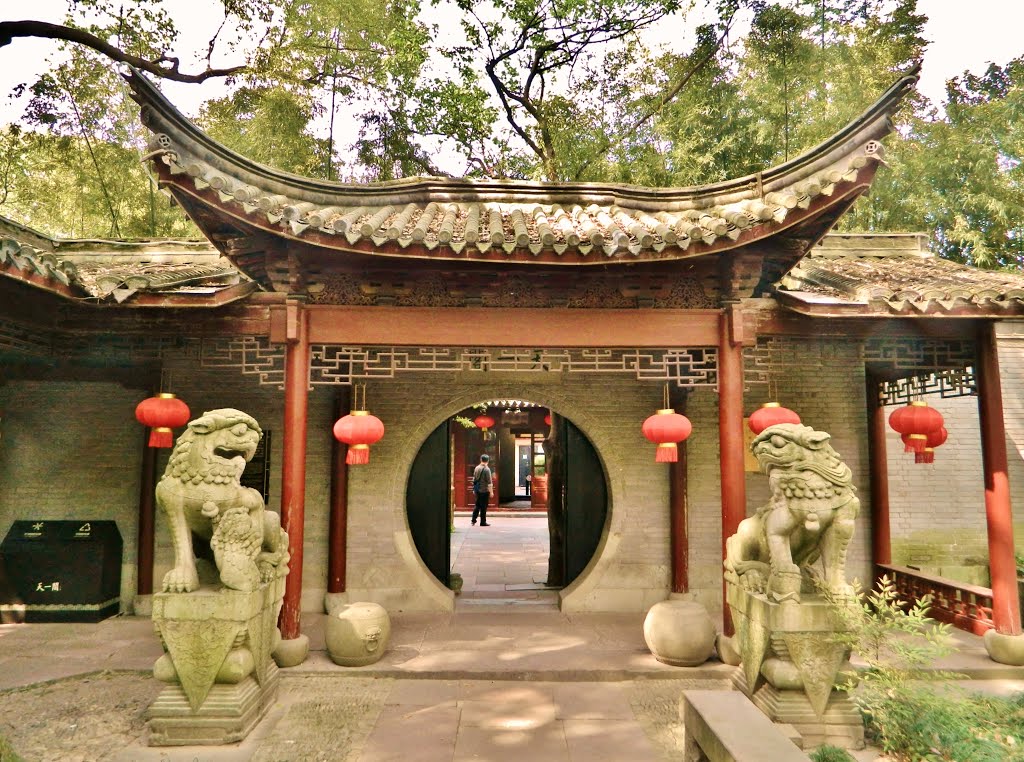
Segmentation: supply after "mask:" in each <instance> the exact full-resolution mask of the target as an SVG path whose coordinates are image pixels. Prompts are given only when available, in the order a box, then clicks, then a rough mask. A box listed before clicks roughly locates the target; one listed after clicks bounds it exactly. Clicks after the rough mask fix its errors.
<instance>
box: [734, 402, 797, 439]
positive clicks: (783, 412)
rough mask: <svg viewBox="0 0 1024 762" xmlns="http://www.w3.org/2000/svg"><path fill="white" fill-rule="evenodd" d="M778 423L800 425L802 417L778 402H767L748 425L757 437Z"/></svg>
mask: <svg viewBox="0 0 1024 762" xmlns="http://www.w3.org/2000/svg"><path fill="white" fill-rule="evenodd" d="M777 423H800V416H799V415H797V414H796V413H794V412H793V411H792V410H790V409H789V408H788V407H783V406H782V405H780V404H779V403H778V402H765V403H764V404H763V405H761V407H760V408H758V409H757V410H755V411H754V412H753V413H751V415H750V418H749V419H747V425H748V426H749V427H750V430H751V431H753V432H754V434H755V435H757V434H760V433H761V432H762V431H764V430H765V429H767V428H768V427H769V426H774V425H775V424H777Z"/></svg>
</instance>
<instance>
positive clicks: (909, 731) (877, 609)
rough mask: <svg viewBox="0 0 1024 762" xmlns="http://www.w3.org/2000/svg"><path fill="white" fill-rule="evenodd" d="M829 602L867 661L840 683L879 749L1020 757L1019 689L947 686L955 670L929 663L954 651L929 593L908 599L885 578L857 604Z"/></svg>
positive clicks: (1022, 711) (989, 758)
mask: <svg viewBox="0 0 1024 762" xmlns="http://www.w3.org/2000/svg"><path fill="white" fill-rule="evenodd" d="M826 595H828V593H827V591H826ZM833 603H836V604H838V605H836V606H835V611H836V613H837V616H839V618H840V620H841V621H842V622H843V624H844V628H845V629H846V632H844V633H841V634H837V635H836V638H837V639H838V640H839V641H840V642H842V643H844V644H846V645H848V646H850V647H851V648H852V650H853V651H854V653H856V654H857V655H859V656H860V657H861V659H862V660H863V661H864V663H865V669H863V670H861V671H860V672H858V674H857V675H855V676H850V678H849V679H848V680H847V681H846V683H845V685H844V686H843V687H844V689H845V690H848V691H850V698H851V699H852V700H853V702H854V703H855V704H857V706H859V707H860V709H861V711H862V712H863V713H864V715H865V718H866V720H867V730H868V732H869V735H871V736H873V740H874V741H875V742H877V743H878V744H879V745H880V746H881V747H882V750H883V751H885V752H886V753H887V754H893V755H896V757H897V758H898V759H908V760H929V761H930V762H940V761H942V762H946V761H947V760H948V761H949V762H953V761H954V760H967V759H969V760H972V762H975V761H977V762H996V761H997V760H1021V759H1024V747H1022V744H1024V694H1022V695H1020V696H1017V697H1015V698H1012V699H1004V698H997V697H992V696H982V695H978V694H974V693H970V692H967V691H965V690H962V689H958V688H956V687H954V686H953V685H951V684H950V682H951V680H954V679H956V678H957V677H958V675H956V674H954V673H950V672H945V671H942V670H933V669H930V667H931V666H933V664H934V662H935V660H936V659H937V658H939V657H940V656H942V655H944V654H946V653H948V652H949V651H950V650H951V649H950V646H949V643H948V639H949V631H950V626H949V625H946V624H941V625H940V624H937V623H936V622H934V621H933V620H931V619H930V618H929V617H928V616H927V612H928V608H929V607H930V605H931V600H930V597H929V596H925V597H924V598H922V599H920V600H919V601H917V602H916V603H914V604H913V605H908V604H906V603H905V602H904V601H902V600H901V599H900V597H899V595H898V592H897V590H896V587H895V585H894V583H893V582H892V580H890V579H889V578H888V577H885V576H883V577H882V578H881V579H880V580H879V581H878V584H877V587H876V589H875V590H873V591H871V592H869V593H867V594H862V593H860V594H858V602H857V604H856V605H853V606H848V605H845V602H840V601H837V600H835V599H833Z"/></svg>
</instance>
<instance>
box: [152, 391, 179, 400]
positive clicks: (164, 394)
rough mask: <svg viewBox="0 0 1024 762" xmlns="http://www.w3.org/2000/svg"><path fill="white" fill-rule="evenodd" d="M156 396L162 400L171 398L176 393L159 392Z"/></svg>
mask: <svg viewBox="0 0 1024 762" xmlns="http://www.w3.org/2000/svg"><path fill="white" fill-rule="evenodd" d="M156 396H157V397H159V398H160V399H162V400H173V399H174V398H175V396H176V395H174V394H171V393H170V392H160V393H159V394H158V395H156Z"/></svg>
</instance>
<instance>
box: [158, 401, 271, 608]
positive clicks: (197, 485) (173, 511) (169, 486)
mask: <svg viewBox="0 0 1024 762" xmlns="http://www.w3.org/2000/svg"><path fill="white" fill-rule="evenodd" d="M262 436H263V431H262V430H261V429H260V427H259V424H258V423H256V420H255V419H254V418H253V417H252V416H250V415H247V414H245V413H243V412H241V411H240V410H232V409H231V408H223V409H220V410H211V411H209V412H206V413H203V415H202V417H200V418H197V419H195V420H194V421H191V422H190V423H189V424H188V428H187V429H186V431H185V433H184V434H182V435H181V436H180V437H178V441H177V443H176V444H175V445H174V450H173V451H172V452H171V458H170V460H169V461H168V463H167V469H166V471H164V475H163V477H162V478H161V479H160V483H159V484H158V485H157V487H156V501H157V504H158V505H159V506H160V507H161V508H162V509H163V510H164V511H165V512H166V514H167V520H168V522H169V523H170V528H171V540H172V542H173V545H174V568H173V569H171V570H170V571H169V572H167V574H166V575H164V581H163V589H164V590H165V591H166V592H172V593H187V592H191V591H192V590H195V589H196V588H198V587H199V575H198V572H197V571H196V558H195V551H194V549H193V535H194V536H195V537H196V538H198V539H199V540H200V541H201V542H200V544H201V545H204V546H205V544H206V543H208V544H209V549H210V551H212V555H213V561H214V563H215V564H216V566H217V571H218V572H219V574H220V580H221V582H222V583H224V585H225V586H226V587H229V588H232V589H233V590H242V591H252V590H255V589H256V588H257V587H258V586H259V585H260V583H261V582H267V581H269V580H271V579H273V578H275V577H278V576H284V575H285V574H287V573H288V567H287V563H288V535H287V534H286V533H285V531H284V530H283V529H282V528H281V520H280V517H279V516H278V515H277V513H275V512H274V511H268V510H266V508H265V507H264V505H263V496H262V495H260V493H259V492H257V491H256V490H254V489H250V488H248V487H243V486H242V485H241V482H240V478H241V476H242V471H244V470H245V464H246V463H248V462H249V460H251V459H252V456H253V453H255V452H256V445H257V444H259V441H260V438H261V437H262ZM203 550H205V547H203Z"/></svg>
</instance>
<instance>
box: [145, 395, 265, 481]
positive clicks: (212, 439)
mask: <svg viewBox="0 0 1024 762" xmlns="http://www.w3.org/2000/svg"><path fill="white" fill-rule="evenodd" d="M262 436H263V430H262V429H260V425H259V424H258V423H256V419H255V418H253V417H252V416H251V415H248V414H246V413H243V412H242V411H241V410H233V409H232V408H221V409H220V410H210V411H208V412H205V413H203V414H202V416H201V417H199V418H196V419H195V420H194V421H190V422H189V424H188V428H187V429H186V430H185V433H184V434H182V435H181V436H180V437H178V441H177V443H176V444H175V445H174V450H173V451H172V452H171V457H170V460H169V461H168V462H167V470H166V471H165V472H164V478H165V479H166V478H167V477H168V476H170V477H173V478H176V479H179V480H180V481H182V482H184V483H186V484H188V483H191V484H201V483H203V482H206V483H208V484H230V483H237V482H238V481H239V478H240V477H241V476H242V471H244V470H245V464H246V463H248V462H249V461H250V460H251V459H252V456H253V454H254V453H255V452H256V446H257V445H258V444H259V442H260V438H261V437H262Z"/></svg>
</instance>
